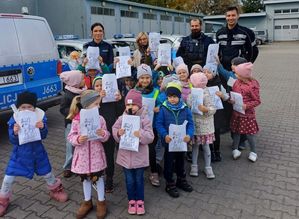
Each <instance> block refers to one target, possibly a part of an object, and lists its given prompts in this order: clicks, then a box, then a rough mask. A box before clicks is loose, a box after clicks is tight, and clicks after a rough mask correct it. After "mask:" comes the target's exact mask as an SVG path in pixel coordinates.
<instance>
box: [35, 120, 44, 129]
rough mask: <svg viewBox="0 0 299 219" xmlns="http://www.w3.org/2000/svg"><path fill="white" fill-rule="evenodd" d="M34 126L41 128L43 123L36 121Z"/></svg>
mask: <svg viewBox="0 0 299 219" xmlns="http://www.w3.org/2000/svg"><path fill="white" fill-rule="evenodd" d="M36 128H39V129H43V128H44V123H43V122H42V121H38V122H37V123H36Z"/></svg>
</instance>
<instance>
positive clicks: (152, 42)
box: [149, 32, 161, 52]
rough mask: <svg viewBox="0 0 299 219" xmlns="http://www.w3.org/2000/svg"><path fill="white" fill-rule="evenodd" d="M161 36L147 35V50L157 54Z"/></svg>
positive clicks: (156, 34)
mask: <svg viewBox="0 0 299 219" xmlns="http://www.w3.org/2000/svg"><path fill="white" fill-rule="evenodd" d="M160 39H161V35H160V33H155V32H151V33H149V48H150V50H151V52H157V51H158V47H159V45H160Z"/></svg>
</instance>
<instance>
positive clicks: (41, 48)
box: [15, 19, 57, 61]
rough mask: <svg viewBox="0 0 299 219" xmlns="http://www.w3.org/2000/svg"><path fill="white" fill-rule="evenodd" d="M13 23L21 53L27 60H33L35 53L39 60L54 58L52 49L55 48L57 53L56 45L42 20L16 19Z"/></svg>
mask: <svg viewBox="0 0 299 219" xmlns="http://www.w3.org/2000/svg"><path fill="white" fill-rule="evenodd" d="M15 24H16V27H17V30H18V38H19V41H20V49H21V53H22V55H23V56H25V57H24V58H25V59H27V61H35V60H34V59H35V58H36V57H37V55H38V56H39V57H38V59H39V60H41V59H44V60H49V59H51V58H55V56H53V50H56V55H57V47H56V44H55V42H54V40H53V38H52V37H53V36H52V34H51V32H50V30H49V28H48V26H47V25H46V23H45V22H44V21H43V20H29V19H16V20H15ZM54 54H55V53H54Z"/></svg>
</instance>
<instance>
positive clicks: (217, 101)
mask: <svg viewBox="0 0 299 219" xmlns="http://www.w3.org/2000/svg"><path fill="white" fill-rule="evenodd" d="M208 89H209V92H210V94H211V96H212V98H213V101H214V105H215V108H216V109H217V110H218V109H223V104H222V101H221V98H220V97H218V96H217V95H216V92H217V91H219V87H218V86H212V87H208Z"/></svg>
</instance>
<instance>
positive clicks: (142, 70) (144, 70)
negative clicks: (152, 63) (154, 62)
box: [137, 64, 152, 79]
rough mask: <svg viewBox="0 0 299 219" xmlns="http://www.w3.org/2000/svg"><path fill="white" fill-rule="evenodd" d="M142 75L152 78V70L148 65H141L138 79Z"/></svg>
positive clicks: (138, 69) (138, 68) (138, 70)
mask: <svg viewBox="0 0 299 219" xmlns="http://www.w3.org/2000/svg"><path fill="white" fill-rule="evenodd" d="M142 75H149V76H151V77H152V69H151V67H149V66H148V65H147V64H141V65H139V66H138V67H137V79H139V78H140V77H141V76H142Z"/></svg>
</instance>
